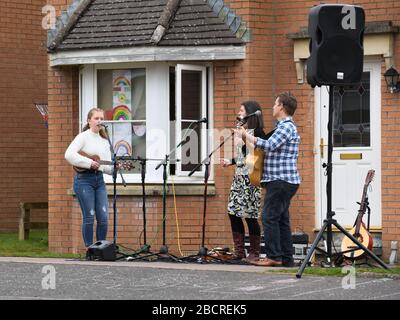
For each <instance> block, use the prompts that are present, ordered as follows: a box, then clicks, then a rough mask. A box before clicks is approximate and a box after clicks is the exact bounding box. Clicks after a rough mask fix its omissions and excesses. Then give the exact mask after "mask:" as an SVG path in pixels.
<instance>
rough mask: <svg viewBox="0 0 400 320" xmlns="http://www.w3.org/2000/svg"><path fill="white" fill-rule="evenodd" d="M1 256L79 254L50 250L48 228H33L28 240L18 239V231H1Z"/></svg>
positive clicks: (64, 256)
mask: <svg viewBox="0 0 400 320" xmlns="http://www.w3.org/2000/svg"><path fill="white" fill-rule="evenodd" d="M0 256H2V257H42V258H78V257H79V256H80V255H78V254H72V253H71V254H69V253H54V252H49V251H48V241H47V230H31V231H30V234H29V239H28V240H22V241H21V240H18V233H10V232H2V233H0Z"/></svg>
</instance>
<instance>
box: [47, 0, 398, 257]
mask: <svg viewBox="0 0 400 320" xmlns="http://www.w3.org/2000/svg"><path fill="white" fill-rule="evenodd" d="M225 2H226V3H227V4H228V5H230V7H231V8H232V9H234V10H235V12H236V13H237V14H238V15H240V16H241V17H242V19H243V20H244V21H246V22H247V23H248V25H249V26H250V28H251V32H252V42H251V43H249V44H248V46H247V49H246V54H247V56H246V60H244V61H234V62H232V61H225V62H221V61H219V62H215V63H214V77H215V82H214V84H215V85H214V87H215V91H214V107H215V112H214V120H215V127H216V128H217V129H222V128H230V127H232V126H233V125H234V120H235V115H236V112H237V109H238V107H239V105H240V103H241V102H242V101H244V100H247V99H255V100H257V101H259V102H260V103H261V105H262V106H263V107H264V117H265V125H266V128H267V130H268V129H271V127H272V126H273V122H274V120H273V119H272V116H271V107H272V104H273V101H274V97H275V95H276V94H278V93H279V92H281V91H286V90H290V91H291V92H293V93H294V94H295V95H296V97H297V99H298V102H299V104H298V110H297V112H296V114H295V117H294V118H295V121H296V123H297V125H298V129H299V132H300V135H301V137H302V143H301V147H300V157H299V170H300V174H301V176H302V179H303V182H302V185H301V187H300V189H299V191H298V193H297V195H296V196H295V198H294V199H293V202H292V207H291V218H292V227H293V229H294V228H297V227H298V228H301V229H303V230H305V231H306V232H308V233H310V234H311V233H312V230H313V228H314V225H315V205H314V202H315V193H316V190H315V188H314V180H315V177H314V167H313V163H314V155H313V149H314V97H313V90H312V89H311V88H310V86H309V85H307V84H298V83H297V77H296V71H295V65H294V62H293V42H292V40H289V39H287V37H286V35H287V33H290V32H296V31H299V29H300V27H302V26H307V20H308V12H309V9H310V8H311V7H312V6H313V5H316V4H319V1H300V0H288V1H280V2H279V1H272V0H270V1H240V0H230V1H225ZM352 2H353V1H340V3H349V4H351V3H352ZM65 3H66V1H57V4H58V5H61V6H62V5H65ZM358 3H359V4H360V5H362V6H363V7H364V9H365V10H366V17H367V21H378V20H393V22H394V24H395V25H396V24H397V25H399V23H400V21H399V18H398V17H399V14H400V4H397V1H392V0H386V1H383V0H381V1H376V2H374V3H372V2H370V1H366V0H361V1H358ZM53 4H54V2H53ZM395 46H396V54H400V50H399V49H400V45H399V41H398V36H396V41H395ZM382 68H383V69H382V72H384V66H383V64H382ZM399 68H400V67H398V69H399ZM49 89H50V91H49V104H51V105H52V106H53V107H52V112H54V113H53V115H52V116H51V117H50V123H51V129H50V130H49V159H50V160H49V170H50V172H54V173H51V174H50V177H49V199H50V212H51V215H50V219H51V220H50V222H51V232H50V246H51V248H52V249H53V250H55V251H64V250H65V243H67V244H68V243H72V244H73V249H72V248H71V249H69V250H72V251H76V249H77V248H80V249H82V240H81V231H80V221H81V217H80V209H79V206H78V204H77V202H76V201H75V200H74V199H72V197H71V196H68V195H67V190H68V189H70V188H71V185H72V176H73V173H72V170H71V169H70V167H69V166H68V165H67V164H66V162H65V160H64V159H63V152H64V151H65V148H66V147H67V146H68V144H69V142H70V141H71V140H72V138H73V137H74V136H75V134H76V133H77V132H78V127H77V123H78V119H77V115H78V106H77V99H78V96H77V92H78V91H77V70H76V69H73V68H67V69H60V68H55V69H50V70H49ZM398 105H399V95H391V94H389V93H387V90H386V86H385V84H384V80H383V79H382V188H383V189H382V198H383V205H382V209H383V211H382V220H383V221H382V225H383V244H384V248H385V252H386V255H387V253H388V250H387V249H388V246H389V242H388V241H389V240H395V239H397V240H399V237H400V232H399V231H398V230H399V228H398V227H400V215H399V213H400V212H399V211H400V209H399V204H398V202H396V201H395V200H396V197H397V195H398V193H399V192H398V190H399V187H398V184H397V182H398V180H399V178H398V176H399V171H400V168H399V166H398V163H399V162H398V158H399V157H398V156H399V148H400V147H399V141H398V140H399V138H398V129H397V127H398V124H399V120H398V119H399V111H398ZM61 117H63V118H64V120H63V121H62V122H61V120H58V119H59V118H61ZM65 118H66V119H67V122H66V121H65ZM61 132H62V134H61ZM386 150H390V152H389V151H386ZM232 173H233V169H232V168H231V169H224V170H216V172H215V180H216V193H217V194H216V196H214V197H209V199H208V204H207V208H208V210H207V221H206V225H207V229H206V230H207V232H206V246H208V247H213V246H216V245H231V236H230V227H229V221H228V218H227V215H226V200H227V196H228V192H229V187H230V183H231V179H232ZM111 205H112V203H111V198H110V213H111V219H110V231H109V237H108V238H109V239H111V238H112V231H113V230H112V225H113V223H112V208H111ZM146 206H147V208H148V209H147V212H148V214H147V226H148V228H147V229H148V230H147V231H148V234H147V238H148V241H147V242H149V243H151V244H152V245H153V248H156V249H157V248H158V247H159V245H161V242H162V238H161V236H162V230H161V229H159V231H158V234H157V227H158V226H159V225H160V224H161V214H162V203H161V199H160V197H148V198H147V205H146ZM167 206H168V208H167V212H168V216H167V244H168V245H169V246H170V248H171V251H173V252H177V250H178V247H177V232H176V231H177V230H176V225H175V214H174V210H173V198H172V197H168V200H167ZM177 206H178V220H179V226H180V236H181V240H180V241H181V246H182V250H183V251H184V252H188V251H193V250H197V248H198V247H199V245H200V242H201V224H202V208H203V204H202V197H201V196H199V197H177ZM142 224H143V221H142V208H141V198H140V197H132V196H130V197H126V196H120V197H119V201H118V242H119V243H121V244H125V245H127V246H130V247H134V248H135V247H136V248H137V246H138V245H139V244H140V240H139V236H140V232H141V231H142ZM156 234H157V237H156V240H155V241H153V238H154V237H155V236H156ZM142 240H143V239H142V238H141V241H142Z"/></svg>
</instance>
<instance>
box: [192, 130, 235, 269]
mask: <svg viewBox="0 0 400 320" xmlns="http://www.w3.org/2000/svg"><path fill="white" fill-rule="evenodd" d="M234 134H235V132H232V134H231V135H230V136H229V137H227V138H225V139H224V141H222V142H221V143H220V144H219V145H218V147H216V148H215V149H214V150H213V151H211V153H210V154H209V155H208V156H207V157H206V158H204V160H203V161H201V162H200V163H199V164H198V165H197V166H196V167H195V168H193V170H192V171H191V172H190V173H189V175H188V176H189V177H190V176H191V175H193V173H194V172H195V171H196V170H197V169H198V168H200V167H201V166H202V165H203V164H204V165H205V170H204V193H203V226H202V237H201V247H200V249H199V252H198V253H197V254H194V255H190V256H187V257H185V259H195V260H196V261H197V262H199V263H203V262H206V261H207V260H209V259H213V260H217V261H219V262H225V261H224V260H221V259H220V258H217V257H214V256H212V255H209V254H208V249H207V247H205V234H206V212H207V186H208V178H209V166H210V159H211V156H212V155H213V154H214V152H215V151H217V150H219V149H220V148H221V147H222V146H223V145H224V144H225V142H227V141H228V140H229V139H231V138H232V136H233V135H234ZM207 149H208V144H207ZM207 258H208V259H207ZM226 262H227V263H230V262H228V261H226Z"/></svg>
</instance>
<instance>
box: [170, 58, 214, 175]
mask: <svg viewBox="0 0 400 320" xmlns="http://www.w3.org/2000/svg"><path fill="white" fill-rule="evenodd" d="M175 70H176V86H175V90H176V93H175V99H176V100H175V102H176V128H175V129H176V133H175V139H176V140H177V141H176V144H178V143H179V142H180V141H181V140H180V139H181V131H182V125H181V123H182V121H185V120H187V119H182V99H181V97H182V71H184V70H193V71H200V72H201V96H202V99H201V101H202V104H201V117H200V118H206V117H207V78H206V77H207V67H205V66H200V65H188V64H178V65H177V66H176V68H175ZM198 120H199V119H198ZM200 129H201V130H200V135H201V145H200V161H201V160H203V159H204V158H205V157H206V156H207V150H206V149H207V133H206V131H207V130H206V124H205V123H201V124H200ZM177 155H178V159H180V160H182V159H183V158H182V148H179V149H178V152H177ZM200 169H201V170H200V171H196V172H194V173H193V175H192V176H193V177H204V172H205V166H204V165H202V166H201V167H200ZM189 173H190V171H183V170H182V161H178V162H177V163H176V175H177V176H178V177H181V176H185V175H186V176H187V175H188V174H189Z"/></svg>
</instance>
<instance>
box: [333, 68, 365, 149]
mask: <svg viewBox="0 0 400 320" xmlns="http://www.w3.org/2000/svg"><path fill="white" fill-rule="evenodd" d="M369 101H370V73H369V72H364V73H363V76H362V79H361V84H357V85H349V86H337V87H334V95H333V105H334V110H333V146H334V147H368V146H370V140H371V139H370V103H369Z"/></svg>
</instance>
